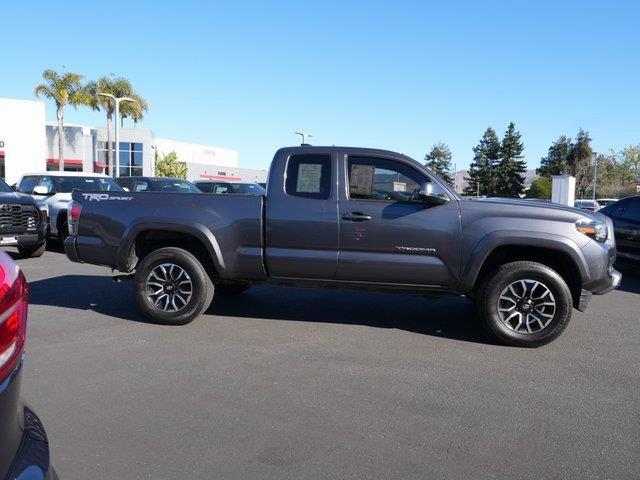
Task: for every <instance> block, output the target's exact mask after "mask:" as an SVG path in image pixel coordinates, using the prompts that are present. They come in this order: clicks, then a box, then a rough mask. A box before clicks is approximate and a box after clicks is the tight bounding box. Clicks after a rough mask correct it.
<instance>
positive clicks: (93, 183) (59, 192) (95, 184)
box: [18, 172, 122, 242]
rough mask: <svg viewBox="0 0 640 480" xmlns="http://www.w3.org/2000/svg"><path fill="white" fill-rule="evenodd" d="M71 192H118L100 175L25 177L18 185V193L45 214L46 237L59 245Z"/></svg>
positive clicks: (65, 173)
mask: <svg viewBox="0 0 640 480" xmlns="http://www.w3.org/2000/svg"><path fill="white" fill-rule="evenodd" d="M73 190H87V191H92V192H98V191H100V192H106V191H122V188H121V187H120V186H119V185H118V184H117V183H116V182H114V181H113V178H111V177H109V176H108V175H104V174H102V173H84V172H46V173H27V174H25V175H23V176H22V178H21V179H20V181H19V182H18V191H20V192H22V193H26V194H28V195H31V196H33V198H34V199H35V200H36V202H37V203H38V205H39V206H40V207H41V208H43V207H44V209H45V210H46V211H47V215H48V218H49V228H48V235H49V236H50V237H54V238H58V239H60V241H61V242H64V239H65V238H66V236H67V235H68V234H69V230H68V227H67V205H68V204H69V202H70V201H71V192H72V191H73Z"/></svg>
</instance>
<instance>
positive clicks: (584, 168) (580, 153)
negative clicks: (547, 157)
mask: <svg viewBox="0 0 640 480" xmlns="http://www.w3.org/2000/svg"><path fill="white" fill-rule="evenodd" d="M567 165H568V173H569V174H570V175H573V176H574V177H575V178H576V196H577V197H578V198H586V197H587V194H588V192H589V191H590V190H592V189H593V149H592V148H591V137H589V132H586V131H584V130H583V129H580V131H579V132H578V135H576V139H575V141H574V142H573V143H572V145H571V149H570V150H569V155H568V157H567Z"/></svg>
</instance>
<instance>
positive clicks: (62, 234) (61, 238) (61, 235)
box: [58, 222, 69, 246]
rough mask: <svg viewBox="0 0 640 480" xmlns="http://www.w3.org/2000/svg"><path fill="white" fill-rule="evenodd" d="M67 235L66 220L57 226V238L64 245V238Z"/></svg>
mask: <svg viewBox="0 0 640 480" xmlns="http://www.w3.org/2000/svg"><path fill="white" fill-rule="evenodd" d="M68 236H69V224H68V223H67V222H63V223H61V224H60V225H59V227H58V240H59V241H60V244H61V245H62V246H64V240H65V238H67V237H68Z"/></svg>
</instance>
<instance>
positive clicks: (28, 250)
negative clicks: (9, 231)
mask: <svg viewBox="0 0 640 480" xmlns="http://www.w3.org/2000/svg"><path fill="white" fill-rule="evenodd" d="M46 247H47V244H46V242H42V243H41V244H39V245H22V246H20V247H18V252H19V253H20V256H21V257H22V258H36V257H41V256H42V254H43V253H44V251H45V249H46Z"/></svg>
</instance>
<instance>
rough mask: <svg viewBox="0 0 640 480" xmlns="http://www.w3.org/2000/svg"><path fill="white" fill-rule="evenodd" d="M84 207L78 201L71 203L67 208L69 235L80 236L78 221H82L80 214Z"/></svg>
mask: <svg viewBox="0 0 640 480" xmlns="http://www.w3.org/2000/svg"><path fill="white" fill-rule="evenodd" d="M81 210H82V205H80V204H79V203H78V202H76V201H73V200H72V201H71V202H70V203H69V206H68V207H67V224H68V226H69V235H77V234H78V220H80V212H81Z"/></svg>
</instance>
